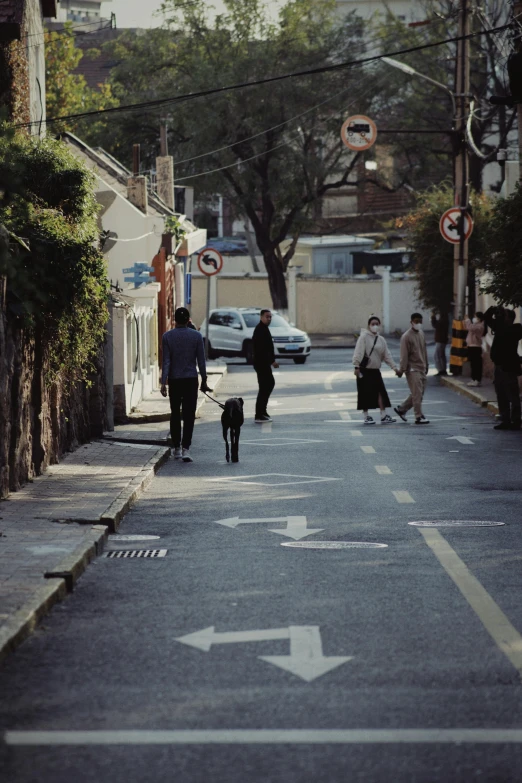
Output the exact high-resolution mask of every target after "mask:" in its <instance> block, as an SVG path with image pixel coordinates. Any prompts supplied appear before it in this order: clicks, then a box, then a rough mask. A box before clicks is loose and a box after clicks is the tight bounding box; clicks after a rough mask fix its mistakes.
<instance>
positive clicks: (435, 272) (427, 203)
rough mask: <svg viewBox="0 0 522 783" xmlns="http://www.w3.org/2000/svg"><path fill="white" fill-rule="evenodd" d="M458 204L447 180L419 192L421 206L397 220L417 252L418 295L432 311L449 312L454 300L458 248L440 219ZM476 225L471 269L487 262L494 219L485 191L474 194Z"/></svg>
mask: <svg viewBox="0 0 522 783" xmlns="http://www.w3.org/2000/svg"><path fill="white" fill-rule="evenodd" d="M453 204H454V198H453V187H452V185H451V183H449V182H447V183H443V184H442V185H439V186H437V187H432V188H430V189H428V190H426V191H424V192H422V193H419V194H418V195H417V206H416V208H415V209H414V210H412V211H411V212H410V213H409V214H408V215H406V217H404V218H401V219H400V220H398V221H397V226H398V228H400V229H406V232H407V241H408V247H409V248H410V249H411V250H412V251H413V255H414V259H415V271H416V274H417V284H418V296H419V300H420V301H421V302H422V304H423V306H424V307H425V308H427V309H429V310H437V311H438V312H440V313H448V312H449V311H450V309H451V304H452V301H453V255H454V247H453V245H452V244H450V243H449V242H446V241H445V240H444V239H443V238H442V236H441V233H440V229H439V222H440V218H441V216H442V214H443V212H445V211H446V210H447V209H449V208H450V207H452V206H453ZM471 205H472V211H473V222H474V228H473V233H472V235H471V237H470V239H469V248H468V258H469V263H470V268H471V269H473V268H475V269H476V268H480V269H482V268H484V266H485V264H486V263H487V242H486V237H487V234H488V232H489V222H490V219H491V201H490V200H489V199H487V198H486V197H485V196H484V195H482V194H477V193H472V196H471Z"/></svg>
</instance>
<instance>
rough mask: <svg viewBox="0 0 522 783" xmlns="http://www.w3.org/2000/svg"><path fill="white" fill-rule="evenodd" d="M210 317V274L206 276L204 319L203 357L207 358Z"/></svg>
mask: <svg viewBox="0 0 522 783" xmlns="http://www.w3.org/2000/svg"><path fill="white" fill-rule="evenodd" d="M209 318H210V276H208V277H207V312H206V321H205V359H208V319H209Z"/></svg>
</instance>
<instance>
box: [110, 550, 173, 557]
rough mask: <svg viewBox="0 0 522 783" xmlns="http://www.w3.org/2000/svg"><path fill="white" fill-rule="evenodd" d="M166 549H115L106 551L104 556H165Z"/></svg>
mask: <svg viewBox="0 0 522 783" xmlns="http://www.w3.org/2000/svg"><path fill="white" fill-rule="evenodd" d="M167 551H168V550H167V549H115V550H114V551H113V552H107V554H106V555H105V557H110V558H115V557H134V558H136V557H142V558H143V557H148V558H151V557H165V555H166V554H167Z"/></svg>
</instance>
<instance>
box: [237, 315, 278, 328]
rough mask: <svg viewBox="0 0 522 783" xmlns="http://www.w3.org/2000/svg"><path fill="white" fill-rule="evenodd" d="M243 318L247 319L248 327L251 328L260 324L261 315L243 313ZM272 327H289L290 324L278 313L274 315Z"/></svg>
mask: <svg viewBox="0 0 522 783" xmlns="http://www.w3.org/2000/svg"><path fill="white" fill-rule="evenodd" d="M242 315H243V318H244V319H245V323H246V325H247V326H248V327H249V328H251V327H252V326H257V325H258V323H259V313H242ZM270 326H288V322H287V321H285V319H284V318H281V316H280V315H277V313H273V314H272V323H271V324H270Z"/></svg>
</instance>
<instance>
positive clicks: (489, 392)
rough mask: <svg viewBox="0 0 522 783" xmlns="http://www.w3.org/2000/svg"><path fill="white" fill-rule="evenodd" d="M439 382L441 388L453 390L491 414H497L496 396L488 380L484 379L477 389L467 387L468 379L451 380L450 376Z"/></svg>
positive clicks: (490, 381) (491, 382)
mask: <svg viewBox="0 0 522 783" xmlns="http://www.w3.org/2000/svg"><path fill="white" fill-rule="evenodd" d="M440 381H441V383H442V385H443V386H447V387H448V388H449V389H453V391H456V392H457V394H462V395H463V396H464V397H468V398H469V399H470V400H473V402H475V403H476V404H477V405H480V406H481V407H482V408H487V409H488V411H491V412H492V413H498V405H497V395H496V394H495V388H494V386H493V381H492V380H491V379H490V378H484V379H483V381H482V386H479V387H478V388H477V387H476V386H468V385H467V383H468V381H469V378H453V377H452V376H450V375H446V376H444V377H442V378H441V379H440Z"/></svg>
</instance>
